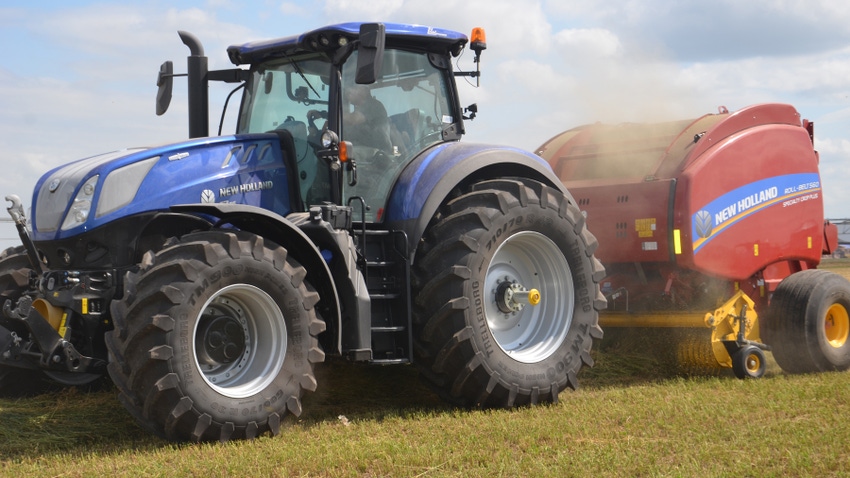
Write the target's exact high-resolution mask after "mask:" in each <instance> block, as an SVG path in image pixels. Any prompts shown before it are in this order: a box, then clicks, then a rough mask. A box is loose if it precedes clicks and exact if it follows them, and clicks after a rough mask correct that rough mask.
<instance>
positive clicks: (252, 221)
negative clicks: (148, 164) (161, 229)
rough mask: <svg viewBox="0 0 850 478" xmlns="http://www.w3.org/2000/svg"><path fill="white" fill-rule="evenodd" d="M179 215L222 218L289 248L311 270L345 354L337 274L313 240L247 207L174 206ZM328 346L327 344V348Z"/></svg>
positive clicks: (330, 329) (285, 222)
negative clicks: (188, 214)
mask: <svg viewBox="0 0 850 478" xmlns="http://www.w3.org/2000/svg"><path fill="white" fill-rule="evenodd" d="M171 210H172V211H173V212H178V213H195V214H202V215H204V216H212V217H215V218H218V221H217V223H216V225H217V226H222V225H227V224H229V225H232V226H234V227H236V228H238V229H240V230H242V231H248V232H251V233H253V234H257V235H258V236H262V237H263V238H265V239H269V240H271V241H274V242H275V243H277V244H280V245H281V246H283V247H285V248H286V249H287V251H288V253H289V254H290V255H291V256H292V257H294V258H295V259H296V260H298V262H300V263H301V265H302V266H304V267H305V268H306V269H307V277H308V280H309V281H310V284H311V285H312V286H313V287H314V288H315V289H316V291H318V293H319V296H320V303H319V306H318V307H319V308H318V310H320V311H321V315H322V319H324V320H325V323H326V324H327V327H328V328H327V330H328V332H330V333H331V334H332V335H333V344H332V345H333V347H335V349H336V350H335V351H336V353H340V351H341V340H342V338H341V337H342V336H341V330H342V328H341V318H340V317H341V316H340V305H339V304H340V302H339V295H338V294H337V288H336V283H335V281H334V277H333V274H331V271H330V268H329V267H328V264H327V263H326V262H325V260H324V259H323V258H322V253H321V251H319V249H318V248H317V247H316V245H315V244H314V243H313V241H312V240H310V238H309V237H308V236H307V235H306V234H305V233H304V232H303V231H302V230H301V229H299V228H298V227H297V226H296V225H295V224H293V223H292V221H290V220H288V219H286V218H285V217H283V216H280V215H278V214H275V213H274V212H271V211H268V210H266V209H262V208H259V207H254V206H248V205H244V204H226V203H222V204H215V203H211V204H184V205H178V206H172V207H171ZM328 345H329V344H328V342H323V346H325V347H326V349H325V350H326V352H330V350H328V349H327V347H328Z"/></svg>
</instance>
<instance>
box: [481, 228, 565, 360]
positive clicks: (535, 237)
mask: <svg viewBox="0 0 850 478" xmlns="http://www.w3.org/2000/svg"><path fill="white" fill-rule="evenodd" d="M484 290H486V291H487V293H488V294H489V295H488V298H487V301H486V305H485V313H486V316H487V326H488V327H489V328H490V333H491V334H492V335H493V338H494V339H495V341H496V343H497V344H498V345H499V348H501V349H502V351H504V352H505V353H506V354H508V355H509V356H510V357H511V358H513V359H514V360H517V361H519V362H523V363H537V362H540V361H542V360H544V359H546V358H548V357H549V356H551V355H552V354H553V353H554V352H555V351H556V350H557V349H558V348H559V347H560V346H561V344H562V343H563V342H564V339H565V338H566V336H567V332H568V331H569V329H570V323H571V322H572V316H573V308H574V304H575V297H574V294H573V291H574V288H573V279H572V273H571V271H570V265H569V263H568V262H567V260H566V258H565V257H564V254H563V253H562V252H561V250H560V248H559V247H558V246H557V244H555V243H554V242H553V241H552V240H551V239H549V238H548V237H546V236H544V235H543V234H540V233H538V232H531V231H526V232H520V233H518V234H514V235H513V236H511V237H510V238H508V239H507V240H505V242H503V243H502V244H501V245H500V246H499V248H498V249H497V250H496V252H495V254H494V255H493V260H492V261H491V263H490V267H489V268H488V269H487V276H486V279H485V289H484ZM523 291H524V293H523ZM517 292H519V294H517ZM529 292H530V294H528V293H529ZM534 292H539V295H538V296H536V299H535V297H534ZM526 294H528V295H531V296H532V297H531V298H530V299H525V303H522V301H520V300H516V299H513V300H511V298H512V297H513V296H514V295H521V296H523V297H525V295H526ZM538 301H539V303H538V304H537V305H531V304H534V303H535V302H538ZM506 302H508V303H509V304H510V305H511V306H512V307H508V308H506V306H505V304H506Z"/></svg>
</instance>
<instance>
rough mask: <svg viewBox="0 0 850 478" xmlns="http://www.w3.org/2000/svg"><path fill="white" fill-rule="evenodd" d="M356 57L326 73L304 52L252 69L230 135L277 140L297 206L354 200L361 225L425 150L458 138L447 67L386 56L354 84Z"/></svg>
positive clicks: (430, 59) (407, 55) (324, 60)
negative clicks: (370, 77)
mask: <svg viewBox="0 0 850 478" xmlns="http://www.w3.org/2000/svg"><path fill="white" fill-rule="evenodd" d="M361 58H362V55H361V54H360V52H359V51H358V50H354V51H352V52H351V53H350V54H349V55H348V56H347V57H346V58H345V60H344V61H343V62H341V63H340V64H336V65H335V64H334V63H333V61H332V60H333V59H332V57H330V56H329V55H326V54H322V53H307V54H302V55H300V56H295V55H293V56H292V57H290V56H289V55H287V56H285V57H283V58H275V59H271V60H268V61H265V62H262V63H259V64H257V65H254V66H253V67H252V69H251V78H250V80H249V81H248V82H247V84H246V89H245V93H244V96H243V102H242V108H241V110H240V114H239V125H238V130H237V133H268V132H273V133H275V134H277V135H279V136H280V138H281V147H282V149H283V151H284V154H285V155H288V156H290V157H292V158H293V160H292V161H290V165H291V167H292V169H293V170H294V171H296V174H297V178H298V181H297V186H298V190H299V195H300V199H301V201H302V203H303V204H304V205H310V204H318V203H321V202H323V201H332V202H338V198H337V197H336V196H335V195H338V194H339V195H341V199H342V201H343V202H345V203H347V202H348V201H351V200H352V199H355V198H357V201H356V202H357V203H360V200H359V199H360V198H362V199H363V203H365V204H366V206H367V207H368V209H367V210H366V211H365V215H366V219H367V220H368V221H380V220H381V219H382V217H381V216H382V212H383V207H384V205H385V203H386V200H387V196H388V195H389V193H390V188H391V185H392V184H393V183H394V182H395V181H394V180H395V178H396V176H397V175H398V174H399V173H400V172H401V170H402V169H403V168H404V166H405V165H406V164H407V163H408V162H409V161H410V160H411V159H412V158H413V157H415V156H417V155H418V154H420V153H421V152H422V151H424V150H425V149H427V148H428V147H429V146H432V145H434V144H435V143H439V142H442V141H449V140H454V139H458V138H459V137H460V132H461V131H462V123H461V121H462V119H461V118H460V116H459V115H458V114H457V107H456V103H455V102H454V101H453V90H452V87H451V81H450V76H449V75H450V74H451V72H450V71H449V69H448V60H447V59H445V61H439V60H442V59H443V58H442V57H440V56H438V55H429V54H427V53H426V52H421V51H420V52H417V51H410V50H404V49H396V48H387V49H385V50H383V53H382V58H381V60H382V61H381V66H380V68H379V69H378V72H377V75H376V77H375V80H374V81H373V82H371V83H369V84H361V83H357V81H356V76H357V73H356V72H357V70H358V62H361V61H362V60H360V59H361ZM434 60H437V61H434ZM323 134H325V135H326V144H323V142H322V136H323ZM328 138H330V139H328ZM341 144H342V145H343V146H342V147H340V145H341ZM337 184H338V185H337ZM332 185H333V186H332ZM361 205H362V203H361Z"/></svg>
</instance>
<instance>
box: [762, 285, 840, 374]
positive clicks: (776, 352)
mask: <svg viewBox="0 0 850 478" xmlns="http://www.w3.org/2000/svg"><path fill="white" fill-rule="evenodd" d="M848 311H850V282H848V281H847V279H845V278H844V277H842V276H840V275H838V274H835V273H833V272H830V271H825V270H817V269H810V270H805V271H801V272H797V273H795V274H792V275H790V276H789V277H787V278H785V279H784V280H783V281H782V282H781V283H780V284H779V287H777V288H776V291H775V292H774V293H773V298H772V299H771V302H770V307H769V309H768V316H767V318H766V319H765V320H764V321H763V323H762V325H761V328H762V330H763V332H762V333H763V335H764V338H765V342H766V343H767V344H768V345H770V346H771V347H772V350H773V358H774V359H775V360H776V363H777V364H778V365H779V366H780V367H781V368H782V370H783V371H785V372H787V373H814V372H825V371H838V370H848V369H850V337H848V334H850V320H848Z"/></svg>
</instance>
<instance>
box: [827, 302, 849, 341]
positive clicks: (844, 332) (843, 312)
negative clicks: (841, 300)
mask: <svg viewBox="0 0 850 478" xmlns="http://www.w3.org/2000/svg"><path fill="white" fill-rule="evenodd" d="M824 332H826V340H827V342H829V345H831V346H833V347H835V348H841V347H843V346H844V344H846V343H847V337H848V336H850V314H848V313H847V309H846V308H844V306H843V305H841V304H832V305H831V306H830V307H829V310H827V311H826V317H825V318H824Z"/></svg>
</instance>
